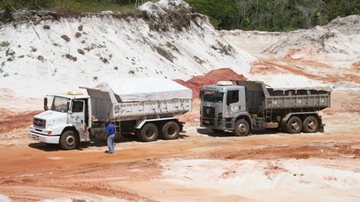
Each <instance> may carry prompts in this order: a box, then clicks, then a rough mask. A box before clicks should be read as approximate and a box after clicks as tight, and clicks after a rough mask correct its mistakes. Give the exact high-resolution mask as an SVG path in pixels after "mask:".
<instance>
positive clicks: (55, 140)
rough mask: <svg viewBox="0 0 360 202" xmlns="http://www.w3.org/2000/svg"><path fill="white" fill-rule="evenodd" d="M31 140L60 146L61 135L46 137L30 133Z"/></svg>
mask: <svg viewBox="0 0 360 202" xmlns="http://www.w3.org/2000/svg"><path fill="white" fill-rule="evenodd" d="M28 135H29V139H30V140H33V141H37V142H43V143H48V144H59V140H60V135H44V134H40V133H37V132H32V131H30V132H29V134H28Z"/></svg>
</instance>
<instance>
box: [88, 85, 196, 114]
mask: <svg viewBox="0 0 360 202" xmlns="http://www.w3.org/2000/svg"><path fill="white" fill-rule="evenodd" d="M86 89H87V91H88V94H89V95H90V97H91V105H92V109H93V112H92V115H93V116H95V117H96V118H97V119H98V120H105V119H107V118H110V119H122V120H132V119H137V118H138V117H141V116H152V117H162V116H174V115H178V114H183V113H186V112H188V111H190V110H191V100H192V91H191V90H190V89H188V88H186V87H184V86H182V85H180V84H178V83H176V82H174V81H171V80H168V79H163V78H133V79H118V80H114V81H111V82H109V83H102V84H100V85H98V86H97V87H95V88H86Z"/></svg>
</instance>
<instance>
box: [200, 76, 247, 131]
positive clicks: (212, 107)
mask: <svg viewBox="0 0 360 202" xmlns="http://www.w3.org/2000/svg"><path fill="white" fill-rule="evenodd" d="M200 99H201V107H200V114H201V117H200V126H202V127H208V128H211V129H213V130H214V131H217V130H219V131H224V130H233V129H234V126H235V124H236V120H237V119H238V118H239V117H245V119H249V117H250V116H249V114H248V112H247V111H246V97H245V88H244V86H239V85H233V84H232V82H219V83H218V84H216V85H208V86H203V87H202V88H201V91H200ZM249 123H250V122H248V127H249ZM248 130H249V129H247V131H246V132H248Z"/></svg>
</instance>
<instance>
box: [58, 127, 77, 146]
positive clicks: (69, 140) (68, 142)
mask: <svg viewBox="0 0 360 202" xmlns="http://www.w3.org/2000/svg"><path fill="white" fill-rule="evenodd" d="M59 144H60V147H61V149H64V150H70V149H75V148H77V147H78V146H79V145H80V142H79V140H78V138H77V136H76V134H75V132H74V131H72V130H67V131H65V132H64V133H63V134H62V135H61V137H60V142H59Z"/></svg>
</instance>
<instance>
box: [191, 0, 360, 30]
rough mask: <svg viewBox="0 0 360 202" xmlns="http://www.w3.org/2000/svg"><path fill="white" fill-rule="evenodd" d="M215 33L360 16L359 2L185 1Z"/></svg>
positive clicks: (303, 25) (295, 26)
mask: <svg viewBox="0 0 360 202" xmlns="http://www.w3.org/2000/svg"><path fill="white" fill-rule="evenodd" d="M186 1H187V2H188V3H190V4H191V5H192V6H193V7H194V8H195V10H196V11H198V12H200V13H203V14H205V15H208V16H209V17H210V21H211V23H212V24H213V25H214V26H215V27H216V28H218V29H245V30H255V29H256V30H264V31H290V30H295V29H302V28H311V27H314V26H316V25H325V24H327V23H328V22H330V21H331V20H333V19H334V18H336V17H337V16H341V17H344V16H348V15H352V14H360V1H359V0H186Z"/></svg>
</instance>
